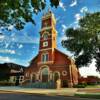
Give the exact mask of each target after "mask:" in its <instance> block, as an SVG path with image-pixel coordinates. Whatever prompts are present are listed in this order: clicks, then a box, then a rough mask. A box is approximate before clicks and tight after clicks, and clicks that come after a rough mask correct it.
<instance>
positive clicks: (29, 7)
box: [0, 0, 60, 30]
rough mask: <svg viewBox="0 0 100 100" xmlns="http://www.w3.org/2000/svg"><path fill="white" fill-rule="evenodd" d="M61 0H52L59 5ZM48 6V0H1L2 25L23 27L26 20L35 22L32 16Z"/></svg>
mask: <svg viewBox="0 0 100 100" xmlns="http://www.w3.org/2000/svg"><path fill="white" fill-rule="evenodd" d="M59 1H60V0H50V2H51V6H52V7H53V6H55V7H57V6H58V5H59ZM45 7H46V0H0V27H2V26H4V27H5V26H6V27H8V26H10V25H13V26H14V27H15V28H17V29H18V30H20V29H23V28H24V25H25V23H26V22H32V23H33V24H35V21H34V20H33V18H32V16H33V13H34V14H37V13H38V12H40V11H42V10H43V9H45Z"/></svg>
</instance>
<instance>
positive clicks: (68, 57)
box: [55, 49, 75, 62]
mask: <svg viewBox="0 0 100 100" xmlns="http://www.w3.org/2000/svg"><path fill="white" fill-rule="evenodd" d="M55 50H56V51H57V52H59V53H60V54H62V55H63V56H65V57H66V58H67V59H69V60H70V61H73V62H75V61H74V59H72V58H71V57H70V56H68V55H67V54H65V53H64V52H61V51H60V50H58V49H55Z"/></svg>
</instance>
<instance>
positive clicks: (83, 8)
mask: <svg viewBox="0 0 100 100" xmlns="http://www.w3.org/2000/svg"><path fill="white" fill-rule="evenodd" d="M87 11H88V8H87V7H86V6H84V7H82V8H81V9H80V12H81V13H84V12H87Z"/></svg>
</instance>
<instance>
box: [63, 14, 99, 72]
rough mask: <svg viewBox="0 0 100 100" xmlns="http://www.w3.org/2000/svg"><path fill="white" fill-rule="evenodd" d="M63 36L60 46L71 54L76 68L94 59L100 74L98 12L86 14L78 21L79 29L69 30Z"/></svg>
mask: <svg viewBox="0 0 100 100" xmlns="http://www.w3.org/2000/svg"><path fill="white" fill-rule="evenodd" d="M65 35H66V37H67V39H66V40H63V41H62V45H63V47H64V48H67V49H68V50H69V51H71V52H73V54H74V57H75V61H76V64H77V66H78V67H82V66H87V65H88V64H90V63H91V62H92V59H95V60H96V67H97V71H99V72H100V12H95V13H87V14H86V15H85V16H84V17H82V18H81V19H80V20H79V28H77V29H73V28H69V29H67V30H66V32H65Z"/></svg>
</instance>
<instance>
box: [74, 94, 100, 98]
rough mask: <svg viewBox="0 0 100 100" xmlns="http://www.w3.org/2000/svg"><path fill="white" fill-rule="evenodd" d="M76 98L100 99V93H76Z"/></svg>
mask: <svg viewBox="0 0 100 100" xmlns="http://www.w3.org/2000/svg"><path fill="white" fill-rule="evenodd" d="M74 96H76V97H81V98H95V99H100V93H91V94H90V93H89V94H85V93H81V94H80V93H76V94H75V95H74Z"/></svg>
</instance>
